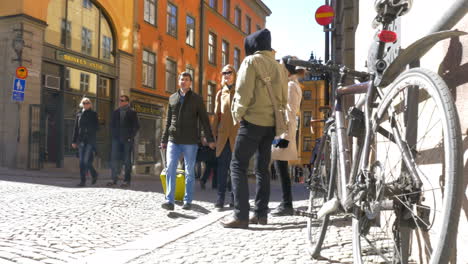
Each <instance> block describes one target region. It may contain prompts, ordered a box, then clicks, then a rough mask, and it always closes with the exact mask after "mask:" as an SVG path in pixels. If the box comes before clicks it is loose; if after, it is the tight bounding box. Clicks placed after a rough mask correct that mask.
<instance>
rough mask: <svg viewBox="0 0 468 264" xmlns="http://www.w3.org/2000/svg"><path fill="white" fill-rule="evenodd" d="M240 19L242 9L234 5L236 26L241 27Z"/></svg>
mask: <svg viewBox="0 0 468 264" xmlns="http://www.w3.org/2000/svg"><path fill="white" fill-rule="evenodd" d="M241 19H242V11H241V10H240V8H238V7H236V8H235V9H234V25H236V26H237V27H238V28H240V27H241Z"/></svg>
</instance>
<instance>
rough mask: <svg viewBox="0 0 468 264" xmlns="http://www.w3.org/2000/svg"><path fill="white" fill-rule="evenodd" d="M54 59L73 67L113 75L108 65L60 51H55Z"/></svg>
mask: <svg viewBox="0 0 468 264" xmlns="http://www.w3.org/2000/svg"><path fill="white" fill-rule="evenodd" d="M55 56H56V59H57V60H59V61H63V62H68V63H70V64H73V65H78V66H81V67H84V68H88V69H91V70H93V71H99V72H103V73H108V74H112V75H113V74H114V70H113V68H112V67H110V66H109V65H106V64H103V63H99V62H95V61H92V60H89V59H85V58H82V57H80V56H77V55H74V54H70V53H67V52H64V51H61V50H57V51H56V54H55Z"/></svg>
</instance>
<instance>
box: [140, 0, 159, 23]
mask: <svg viewBox="0 0 468 264" xmlns="http://www.w3.org/2000/svg"><path fill="white" fill-rule="evenodd" d="M156 14H157V9H156V0H145V6H144V15H143V17H144V20H145V21H146V22H148V23H150V24H151V25H153V26H156Z"/></svg>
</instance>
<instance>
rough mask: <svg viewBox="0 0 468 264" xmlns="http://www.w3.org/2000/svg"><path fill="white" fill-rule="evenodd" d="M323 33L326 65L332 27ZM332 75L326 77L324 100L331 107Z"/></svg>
mask: <svg viewBox="0 0 468 264" xmlns="http://www.w3.org/2000/svg"><path fill="white" fill-rule="evenodd" d="M325 4H326V5H329V4H330V2H329V0H325ZM323 31H324V32H325V61H324V62H325V63H327V62H328V60H329V59H330V47H329V46H330V27H329V26H328V25H326V26H323ZM330 77H331V76H330V75H329V74H327V75H326V77H325V88H324V97H325V98H324V99H325V103H326V104H327V105H331V102H330Z"/></svg>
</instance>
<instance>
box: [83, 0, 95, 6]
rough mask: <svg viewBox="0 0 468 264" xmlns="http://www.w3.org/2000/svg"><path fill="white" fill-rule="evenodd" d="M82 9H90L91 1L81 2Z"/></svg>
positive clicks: (84, 0)
mask: <svg viewBox="0 0 468 264" xmlns="http://www.w3.org/2000/svg"><path fill="white" fill-rule="evenodd" d="M83 7H84V8H92V7H93V4H92V3H91V0H83Z"/></svg>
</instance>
